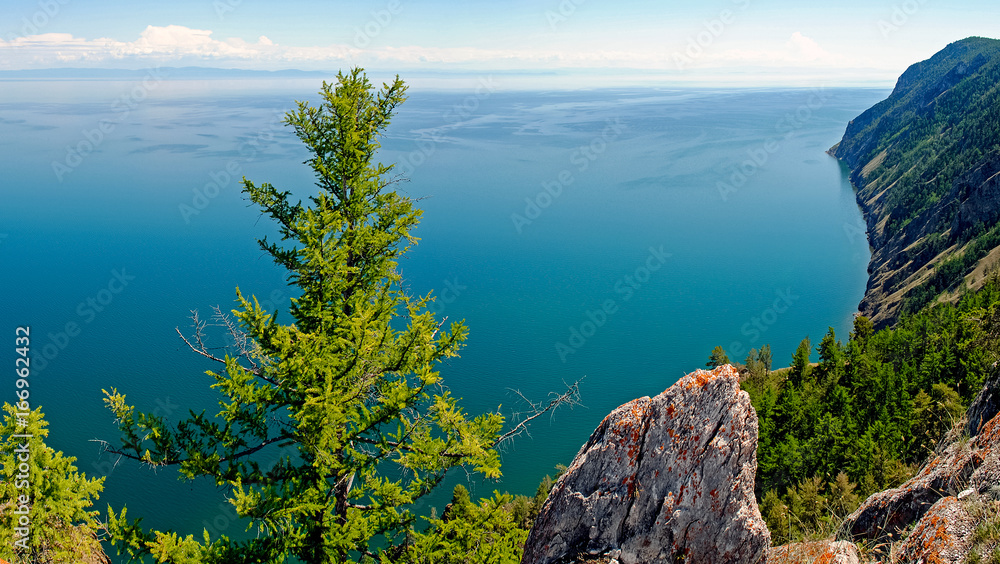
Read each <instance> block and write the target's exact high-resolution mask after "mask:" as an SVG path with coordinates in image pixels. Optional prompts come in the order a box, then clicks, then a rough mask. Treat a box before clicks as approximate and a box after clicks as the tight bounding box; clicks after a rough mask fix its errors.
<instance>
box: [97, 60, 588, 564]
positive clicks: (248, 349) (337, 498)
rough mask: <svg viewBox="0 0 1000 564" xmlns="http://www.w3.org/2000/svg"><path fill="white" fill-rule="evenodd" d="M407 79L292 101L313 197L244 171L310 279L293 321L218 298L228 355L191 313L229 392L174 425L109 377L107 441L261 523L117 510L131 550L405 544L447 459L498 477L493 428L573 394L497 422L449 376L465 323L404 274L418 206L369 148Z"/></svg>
mask: <svg viewBox="0 0 1000 564" xmlns="http://www.w3.org/2000/svg"><path fill="white" fill-rule="evenodd" d="M405 92H406V87H405V85H404V84H403V82H402V81H401V80H400V79H399V78H398V77H397V78H396V79H395V81H393V82H392V83H391V84H385V85H383V87H382V89H381V90H379V91H375V88H374V87H373V86H372V85H371V84H370V83H369V82H368V79H367V78H366V77H365V75H364V74H363V72H362V70H361V69H353V70H351V71H350V72H349V73H346V74H345V73H340V74H338V77H337V83H336V84H335V85H331V84H327V83H324V85H323V88H322V91H321V92H320V94H321V96H322V99H321V101H320V102H319V104H318V105H310V104H309V103H306V102H299V103H298V107H297V109H295V110H293V111H291V112H289V113H288V114H287V115H286V118H285V123H286V124H287V125H289V126H291V127H292V128H293V129H294V130H295V133H296V135H297V136H298V138H299V139H300V140H301V141H302V142H303V143H304V144H305V146H306V147H307V148H308V150H309V153H310V156H309V158H308V160H307V161H306V164H307V165H308V166H309V167H310V168H311V169H312V170H313V172H314V173H315V177H316V181H317V186H318V187H319V191H318V193H317V194H316V195H314V196H311V197H310V198H309V202H308V204H305V205H304V204H303V203H302V202H301V201H299V202H294V201H293V200H292V198H291V193H290V192H288V191H279V190H278V189H277V188H275V187H274V186H272V185H271V184H268V183H264V184H261V185H257V184H255V183H254V182H252V181H250V180H246V179H244V181H243V188H244V192H246V194H248V196H249V198H250V200H252V201H253V202H254V203H256V204H257V205H258V206H259V207H260V208H261V210H262V212H263V213H264V214H266V215H267V216H269V217H270V218H272V219H273V220H274V221H275V222H276V223H277V226H278V229H279V232H280V235H281V241H280V242H273V241H269V240H268V239H266V238H265V239H263V240H261V241H259V244H260V247H261V248H262V249H263V250H264V252H265V253H267V254H268V255H270V256H271V257H272V258H273V259H274V261H275V262H276V263H277V264H278V265H280V266H282V267H284V268H285V269H286V270H287V271H288V281H289V284H290V285H292V286H294V287H295V288H296V289H297V291H298V292H300V294H299V295H298V297H297V298H295V299H293V300H292V306H291V311H290V313H291V317H292V320H293V322H292V323H291V324H287V325H285V324H281V323H278V321H277V317H276V316H277V312H274V311H265V310H264V309H263V308H261V306H260V304H259V303H258V302H257V300H256V299H253V298H248V297H245V296H244V295H243V294H242V293H240V292H239V290H238V289H237V300H238V305H239V307H238V308H237V309H236V310H234V311H233V316H234V317H235V319H231V318H230V316H229V315H227V314H223V313H222V312H217V320H218V321H219V322H220V323H222V324H224V325H225V326H226V327H228V329H229V331H230V333H231V335H232V336H233V337H234V340H235V342H236V343H238V348H237V349H236V350H232V351H230V353H231V354H227V355H226V356H225V358H219V357H217V356H215V353H214V351H212V350H211V349H209V348H208V347H206V346H205V344H204V340H203V337H204V335H203V333H202V328H203V327H204V323H203V322H201V321H200V320H198V319H197V316H195V325H196V329H195V333H194V335H193V336H192V337H191V338H187V337H183V336H182V338H184V339H185V341H186V342H187V343H188V345H189V346H190V347H191V348H192V349H193V350H195V351H196V352H198V353H199V354H202V355H203V356H205V357H208V358H209V359H211V360H213V361H217V362H218V363H220V364H222V365H224V370H221V371H219V372H209V375H210V376H211V377H212V378H213V379H214V380H215V383H214V384H213V387H214V388H216V389H217V390H218V391H219V392H221V394H222V395H223V399H222V400H220V407H221V410H220V411H219V412H218V414H217V415H216V416H215V417H211V416H207V415H206V414H205V413H204V412H202V413H200V414H195V413H193V412H192V416H191V417H190V418H188V419H187V420H185V421H182V422H180V423H178V424H176V425H170V424H168V422H166V421H164V420H163V419H162V418H159V417H156V416H151V415H147V414H143V413H137V412H136V411H135V409H134V408H133V407H132V406H131V405H129V404H128V403H127V402H126V399H125V396H124V395H122V394H120V393H118V391H117V390H111V391H110V392H107V397H106V400H105V401H106V403H107V404H108V406H109V408H110V409H111V410H112V411H113V412H114V414H115V417H116V418H117V420H118V422H119V427H120V430H121V432H122V439H121V442H120V444H117V445H107V447H108V449H109V450H110V451H112V452H114V453H118V454H119V455H121V456H124V457H126V458H131V459H135V460H140V461H142V462H145V463H147V464H150V465H154V466H169V465H176V466H177V467H178V468H179V470H180V472H181V474H182V476H184V477H187V478H192V479H193V478H196V477H201V476H206V477H209V478H211V479H213V480H214V481H215V483H216V484H217V485H218V486H220V487H222V488H224V489H225V490H226V491H227V492H228V498H229V501H230V503H232V504H233V506H234V508H235V511H236V512H237V513H238V515H240V516H241V517H243V518H245V520H246V522H247V523H249V525H250V526H251V528H252V530H253V531H254V532H255V534H254V536H253V538H250V539H246V540H238V539H230V538H227V537H225V536H223V537H221V538H218V539H210V538H209V536H208V533H207V532H205V533H204V535H203V538H201V539H197V540H196V539H195V538H194V537H193V536H191V535H189V536H187V537H181V536H179V535H177V534H175V533H172V532H156V531H146V530H144V529H143V527H142V526H141V524H140V523H138V522H131V521H129V520H128V519H127V518H126V515H125V510H122V512H121V513H120V514H115V513H113V512H112V513H111V515H110V518H109V528H110V530H111V532H112V533H113V535H114V537H115V540H116V543H117V545H118V547H119V550H120V551H124V552H129V553H130V554H133V555H136V556H140V555H146V554H152V555H153V556H154V559H155V560H156V561H157V562H175V563H181V562H191V563H194V562H284V561H286V560H293V561H298V562H305V563H309V564H318V563H332V562H338V563H340V562H356V561H374V560H378V561H396V560H399V559H400V558H401V557H402V555H403V554H404V553H405V551H406V550H407V547H406V539H407V538H412V529H413V526H414V523H415V520H416V516H415V514H414V513H413V511H411V507H412V506H413V504H414V503H415V502H417V501H418V500H419V499H420V498H421V497H423V496H425V495H427V494H428V493H429V492H431V491H432V490H433V489H434V488H435V487H436V486H437V485H438V484H439V483H440V482H441V480H442V479H443V478H444V477H445V474H446V473H447V472H448V471H449V470H451V469H456V468H464V469H465V471H466V472H467V473H469V474H473V473H477V474H479V475H480V476H482V477H485V478H497V477H499V476H500V459H499V456H498V453H497V450H496V446H497V444H498V443H499V442H500V441H502V440H505V439H507V438H509V437H512V436H513V435H515V434H517V433H518V432H520V431H521V430H523V428H524V425H525V424H526V423H527V422H528V421H529V420H531V419H533V418H534V417H537V416H538V415H541V413H544V412H545V411H547V410H548V409H550V408H552V407H555V406H556V405H558V404H559V403H562V402H564V401H566V400H572V398H573V397H574V394H575V393H576V387H575V384H574V385H573V386H571V387H570V390H568V391H567V393H566V394H564V395H562V396H559V397H557V398H555V399H553V400H552V401H550V402H549V403H547V404H545V405H542V406H535V407H539V409H537V410H536V411H534V412H533V413H532V414H531V415H530V416H529V417H527V418H525V419H524V420H522V421H521V422H520V423H518V424H517V425H516V426H514V427H513V428H512V429H510V430H507V431H503V425H504V417H503V416H502V415H501V414H500V413H499V412H493V413H486V414H483V415H479V416H475V417H471V416H468V415H466V413H465V412H464V411H463V410H462V409H461V408H460V407H459V405H458V403H457V401H456V399H455V398H454V397H453V396H451V394H450V393H449V392H448V390H447V389H446V388H444V387H443V385H442V381H441V377H440V375H439V373H438V370H437V365H438V364H439V363H440V362H441V361H443V360H445V359H448V358H450V357H454V356H456V355H457V354H458V352H459V350H460V349H461V347H462V345H463V342H464V341H465V337H466V328H465V326H464V325H463V324H462V323H452V324H451V326H450V327H449V328H444V327H443V323H444V322H443V321H438V320H437V319H435V317H434V315H433V313H431V312H430V311H429V308H428V306H429V303H430V300H431V297H430V296H429V295H428V296H419V297H415V296H413V295H410V294H409V293H408V292H407V291H406V289H405V287H404V286H403V284H402V283H401V279H400V275H399V273H398V271H397V261H398V260H399V258H400V257H401V256H402V255H403V253H405V252H406V250H407V249H408V248H409V246H410V245H412V244H415V242H416V238H415V237H414V236H413V235H412V230H413V228H414V227H415V226H416V225H417V221H418V218H419V216H420V213H421V212H420V211H419V210H418V209H416V208H415V207H414V206H413V202H412V201H411V200H410V199H408V198H406V197H403V196H401V195H400V194H397V193H396V192H394V191H392V190H391V189H390V184H391V179H390V178H389V173H390V172H391V170H392V166H387V165H383V164H381V163H377V162H375V157H376V151H377V150H378V148H379V137H380V136H381V135H382V133H383V132H384V130H385V128H386V127H387V126H388V125H389V122H390V119H391V118H392V116H393V113H394V110H395V109H396V107H397V106H398V105H399V104H400V103H402V102H403V101H404V100H405ZM178 332H179V331H178ZM268 459H269V460H275V459H276V460H277V462H276V463H272V464H265V463H262V462H261V461H262V460H268Z"/></svg>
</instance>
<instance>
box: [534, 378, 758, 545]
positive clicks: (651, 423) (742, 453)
mask: <svg viewBox="0 0 1000 564" xmlns="http://www.w3.org/2000/svg"><path fill="white" fill-rule="evenodd" d="M756 471H757V414H756V413H755V412H754V410H753V407H751V405H750V398H749V396H747V394H746V392H743V391H742V390H740V384H739V375H738V373H737V372H736V370H735V369H734V368H733V367H732V366H728V365H727V366H722V367H719V368H717V369H715V370H713V371H710V372H709V371H705V370H698V371H695V372H693V373H691V374H688V375H687V376H685V377H684V378H682V379H681V380H679V381H678V382H677V383H676V384H674V385H673V386H671V387H670V388H669V389H668V390H666V391H665V392H663V393H662V394H660V395H658V396H656V397H653V398H649V397H643V398H639V399H637V400H633V401H631V402H629V403H627V404H625V405H623V406H621V407H619V408H618V409H616V410H614V411H613V412H611V414H610V415H608V416H607V417H606V418H605V419H604V421H602V422H601V424H600V425H599V426H598V427H597V430H596V431H594V433H593V435H591V437H590V440H589V441H587V444H585V445H584V446H583V448H581V449H580V452H579V453H578V454H577V455H576V458H574V459H573V463H572V464H571V465H570V467H569V469H568V470H567V471H566V473H565V474H563V476H562V477H561V478H560V479H559V481H558V482H557V483H556V485H555V486H554V487H553V489H552V492H551V493H550V494H549V497H548V499H547V500H546V502H545V505H544V506H543V507H542V510H541V513H540V514H539V516H538V519H537V521H536V522H535V526H534V528H533V529H532V530H531V533H530V535H529V537H528V540H527V542H526V543H525V552H524V558H523V560H522V563H523V564H552V563H559V564H562V563H570V562H593V561H604V562H618V563H620V564H638V563H650V562H676V561H679V560H684V561H687V562H715V563H719V564H725V563H737V562H747V563H753V562H763V561H765V559H766V555H767V549H768V547H769V546H770V541H771V535H770V533H769V532H768V530H767V527H766V525H765V524H764V521H763V519H762V518H761V516H760V511H759V510H758V508H757V502H756V501H755V499H754V493H753V488H754V475H755V473H756Z"/></svg>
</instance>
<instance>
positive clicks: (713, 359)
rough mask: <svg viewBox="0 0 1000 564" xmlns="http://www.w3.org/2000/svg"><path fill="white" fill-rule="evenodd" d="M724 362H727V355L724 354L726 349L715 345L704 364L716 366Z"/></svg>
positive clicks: (711, 366) (710, 366)
mask: <svg viewBox="0 0 1000 564" xmlns="http://www.w3.org/2000/svg"><path fill="white" fill-rule="evenodd" d="M725 364H729V355H727V354H726V351H725V350H723V348H722V347H720V346H716V347H715V348H714V349H712V354H710V355H709V356H708V362H706V363H705V366H707V367H709V368H716V367H718V366H723V365H725Z"/></svg>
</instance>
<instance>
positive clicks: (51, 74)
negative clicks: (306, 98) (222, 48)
mask: <svg viewBox="0 0 1000 564" xmlns="http://www.w3.org/2000/svg"><path fill="white" fill-rule="evenodd" d="M149 70H150V69H135V70H133V69H99V68H94V69H80V68H62V69H34V70H9V71H0V80H47V79H50V80H54V79H75V80H81V79H89V80H131V79H141V78H143V77H145V76H146V74H148V73H149ZM157 71H158V72H160V73H162V74H164V75H166V76H168V77H170V78H172V79H180V80H183V79H189V80H197V79H208V78H313V77H330V76H332V75H335V74H336V73H335V72H329V71H303V70H296V69H289V70H279V71H262V70H247V69H217V68H208V67H160V68H158V69H157Z"/></svg>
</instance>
